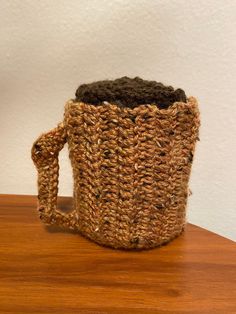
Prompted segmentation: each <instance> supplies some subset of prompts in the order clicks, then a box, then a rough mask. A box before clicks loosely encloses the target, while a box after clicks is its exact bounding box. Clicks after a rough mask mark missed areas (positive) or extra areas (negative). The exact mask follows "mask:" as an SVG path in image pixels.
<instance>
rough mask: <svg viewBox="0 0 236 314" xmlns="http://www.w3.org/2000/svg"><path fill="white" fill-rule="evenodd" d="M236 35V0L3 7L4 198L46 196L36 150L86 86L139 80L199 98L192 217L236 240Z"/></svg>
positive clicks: (64, 174)
mask: <svg viewBox="0 0 236 314" xmlns="http://www.w3.org/2000/svg"><path fill="white" fill-rule="evenodd" d="M235 38H236V1H234V0H224V1H222V0H220V1H219V0H208V1H205V0H204V1H203V0H198V1H196V0H175V1H174V0H168V1H164V0H156V1H154V0H152V1H151V0H149V1H148V0H146V1H145V0H142V1H141V0H136V1H128V0H113V1H110V0H97V1H94V0H90V1H89V0H82V1H81V0H80V1H76V0H74V1H58V0H57V1H36V0H34V1H29V0H28V1H26V0H24V1H19V0H11V1H0V69H1V71H0V95H1V101H0V109H1V111H0V113H1V115H0V136H1V145H0V157H1V163H0V174H1V176H0V193H16V194H36V193H37V190H36V170H35V168H34V166H33V163H32V161H31V159H30V149H31V145H32V143H33V141H34V140H35V139H36V137H38V135H39V134H40V133H42V132H44V131H47V130H49V129H51V128H53V127H54V126H56V124H57V123H58V122H59V121H60V120H61V119H62V116H63V106H64V103H65V101H66V100H67V99H69V98H72V97H73V96H74V92H75V90H76V88H77V86H78V85H79V84H81V83H83V82H91V81H94V80H98V79H114V78H116V77H120V76H123V75H127V76H131V77H134V76H137V75H138V76H140V77H143V78H145V79H153V80H157V81H163V82H164V83H166V84H169V85H173V86H174V87H181V88H183V89H184V90H185V91H186V93H187V95H188V96H189V95H193V96H196V97H197V98H198V100H199V103H200V110H201V120H202V126H201V131H200V138H201V141H200V142H198V143H197V144H198V146H197V151H196V156H195V160H194V164H193V169H192V177H191V182H190V188H191V189H192V191H193V195H192V196H191V197H190V199H189V204H188V217H189V221H190V222H192V223H195V224H197V225H200V226H203V227H205V228H208V229H210V230H212V231H215V232H217V233H219V234H221V235H224V236H226V237H229V238H231V239H234V240H236V193H235V191H236V189H235V188H236V184H235V178H236V166H235V155H236V123H235V119H236V103H235V102H236V101H235V99H236V95H235V88H236V41H235ZM60 159H61V177H60V179H61V180H60V195H72V172H71V168H70V164H69V161H68V157H67V151H66V149H64V150H63V152H62V153H61V157H60Z"/></svg>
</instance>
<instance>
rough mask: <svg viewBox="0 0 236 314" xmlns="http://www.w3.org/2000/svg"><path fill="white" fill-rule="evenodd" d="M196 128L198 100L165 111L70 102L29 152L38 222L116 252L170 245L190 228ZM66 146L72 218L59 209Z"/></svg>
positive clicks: (145, 105) (192, 99)
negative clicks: (61, 160)
mask: <svg viewBox="0 0 236 314" xmlns="http://www.w3.org/2000/svg"><path fill="white" fill-rule="evenodd" d="M199 126H200V119H199V110H198V104H197V100H196V98H194V97H189V98H188V99H187V102H186V103H185V102H175V103H174V104H173V105H171V106H170V107H169V108H167V109H159V108H158V107H157V106H156V105H154V104H148V105H147V104H144V105H139V106H137V107H135V108H128V107H124V108H122V107H119V106H117V105H115V104H112V103H105V104H103V105H99V106H94V105H91V104H86V103H83V102H79V101H75V100H69V101H68V102H67V104H66V105H65V113H64V120H63V122H62V123H60V124H58V126H57V127H56V128H55V129H53V130H51V131H50V132H48V133H45V134H42V135H41V136H40V137H39V138H38V139H37V140H36V141H35V142H34V144H33V147H32V159H33V161H34V163H35V165H36V167H37V170H38V210H39V212H40V218H41V219H42V220H43V221H44V222H45V223H46V224H57V225H60V226H62V227H65V228H70V229H73V230H77V231H79V232H80V233H81V234H83V235H84V236H86V237H87V238H89V239H91V240H93V241H95V242H96V243H99V244H101V245H105V246H110V247H113V248H123V249H147V248H152V247H156V246H160V245H161V244H164V243H166V242H169V241H170V240H172V239H173V238H175V237H176V236H178V235H179V234H180V233H181V232H182V231H183V230H184V227H185V223H186V205H187V199H188V191H189V189H188V182H189V176H190V171H191V166H192V161H193V156H194V150H195V144H196V141H197V139H198V136H199ZM66 142H67V143H68V148H69V157H70V160H71V164H72V168H73V178H74V194H73V196H74V199H73V201H74V203H73V209H72V211H71V212H70V213H68V214H66V213H63V212H62V211H60V210H58V209H57V193H58V172H59V165H58V154H59V151H60V150H61V149H62V148H63V146H64V144H65V143H66Z"/></svg>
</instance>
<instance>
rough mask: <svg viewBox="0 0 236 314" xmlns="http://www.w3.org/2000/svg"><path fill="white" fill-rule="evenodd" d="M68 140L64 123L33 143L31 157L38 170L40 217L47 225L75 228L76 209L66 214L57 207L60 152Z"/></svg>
mask: <svg viewBox="0 0 236 314" xmlns="http://www.w3.org/2000/svg"><path fill="white" fill-rule="evenodd" d="M66 141H67V134H66V130H65V127H64V124H63V123H59V124H58V125H57V127H56V128H54V129H52V130H50V131H49V132H47V133H43V134H42V135H40V136H39V137H38V138H37V140H36V141H35V142H34V143H33V146H32V149H31V157H32V160H33V162H34V164H35V166H36V168H37V171H38V206H37V209H38V211H39V217H40V219H41V220H42V221H43V222H44V223H45V224H47V225H51V224H56V225H59V226H61V227H66V228H70V229H74V228H75V224H76V216H77V215H76V210H73V211H72V212H70V213H68V214H66V213H63V212H61V211H60V210H59V209H57V193H58V177H59V162H58V155H59V152H60V151H61V150H62V148H63V147H64V145H65V143H66Z"/></svg>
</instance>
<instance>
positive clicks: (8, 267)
mask: <svg viewBox="0 0 236 314" xmlns="http://www.w3.org/2000/svg"><path fill="white" fill-rule="evenodd" d="M70 206H71V199H70V198H65V197H63V198H60V199H59V208H62V209H64V210H67V209H68V208H70ZM0 221H1V223H0V239H1V244H0V254H1V255H0V256H1V257H0V313H8V314H9V313H31V314H34V313H50V314H51V313H58V314H60V313H68V314H71V313H99V314H101V313H122V314H123V313H124V314H126V313H170V314H175V313H207V314H209V313H221V314H228V313H236V244H235V243H234V242H233V241H230V240H227V239H225V238H223V237H220V236H218V235H216V234H214V233H212V232H209V231H206V230H204V229H202V228H199V227H196V226H194V225H190V224H189V225H188V226H187V229H186V232H185V233H184V234H183V235H181V236H180V237H179V238H177V239H176V240H174V241H173V242H171V243H170V244H168V245H166V246H163V247H161V248H156V249H152V250H149V251H141V252H126V251H121V250H120V251H119V250H113V249H109V248H104V247H101V246H98V245H97V244H94V243H93V242H91V241H89V240H87V239H85V238H83V237H82V236H80V235H79V234H77V233H74V232H63V231H62V230H60V229H58V228H57V227H52V226H49V227H47V226H44V225H43V224H42V223H41V221H40V220H39V218H38V213H37V211H36V197H35V196H20V195H0Z"/></svg>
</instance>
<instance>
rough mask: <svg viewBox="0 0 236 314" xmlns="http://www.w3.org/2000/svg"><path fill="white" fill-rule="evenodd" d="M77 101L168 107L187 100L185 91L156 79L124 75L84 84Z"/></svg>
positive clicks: (81, 86)
mask: <svg viewBox="0 0 236 314" xmlns="http://www.w3.org/2000/svg"><path fill="white" fill-rule="evenodd" d="M75 95H76V99H75V100H76V101H81V102H84V103H88V104H93V105H101V104H102V103H103V102H104V101H107V102H110V103H113V104H116V105H118V106H120V107H129V108H134V107H137V106H139V105H141V104H156V106H157V107H158V108H160V109H166V108H168V107H169V106H171V105H172V104H173V103H174V102H178V101H179V102H180V101H181V102H186V101H187V99H186V95H185V92H184V91H183V90H182V89H180V88H178V89H176V90H175V89H174V88H173V87H172V86H165V85H164V84H163V83H160V82H156V81H148V80H143V79H141V78H140V77H138V76H136V77H135V78H129V77H127V76H123V77H121V78H118V79H115V80H103V81H96V82H93V83H89V84H82V85H80V86H79V87H78V89H77V91H76V94H75Z"/></svg>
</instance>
